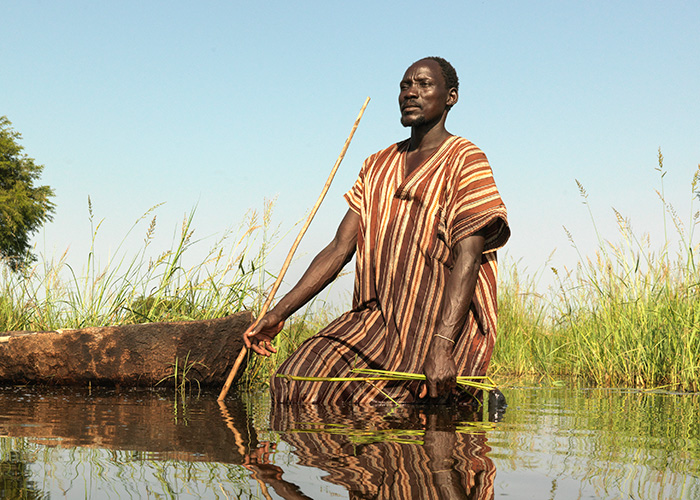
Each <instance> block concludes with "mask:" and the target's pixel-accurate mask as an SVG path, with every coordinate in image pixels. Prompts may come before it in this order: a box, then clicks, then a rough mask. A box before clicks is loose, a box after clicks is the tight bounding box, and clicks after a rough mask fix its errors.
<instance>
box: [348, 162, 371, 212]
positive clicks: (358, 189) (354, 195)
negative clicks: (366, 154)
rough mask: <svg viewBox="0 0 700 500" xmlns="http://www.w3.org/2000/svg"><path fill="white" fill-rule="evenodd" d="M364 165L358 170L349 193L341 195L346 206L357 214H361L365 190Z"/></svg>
mask: <svg viewBox="0 0 700 500" xmlns="http://www.w3.org/2000/svg"><path fill="white" fill-rule="evenodd" d="M366 165H367V162H366V161H365V163H364V164H363V165H362V169H360V174H359V175H358V176H357V180H356V181H355V184H353V185H352V187H351V188H350V191H348V192H347V193H345V194H344V195H343V197H344V198H345V201H347V203H348V205H349V206H350V209H351V210H352V211H353V212H355V213H357V214H361V213H362V193H363V192H364V190H365V167H366Z"/></svg>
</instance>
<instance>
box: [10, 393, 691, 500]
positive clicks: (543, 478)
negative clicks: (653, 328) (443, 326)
mask: <svg viewBox="0 0 700 500" xmlns="http://www.w3.org/2000/svg"><path fill="white" fill-rule="evenodd" d="M504 393H505V394H506V396H507V397H508V403H509V407H508V410H507V412H506V413H505V415H503V416H502V419H501V420H500V421H498V422H491V421H489V418H488V413H486V414H485V415H483V417H482V415H480V414H479V412H477V413H476V414H474V413H468V412H464V411H456V410H451V409H445V408H438V409H415V408H362V409H359V408H355V409H335V410H330V409H318V408H297V407H286V408H281V409H275V411H271V409H270V404H269V401H267V399H266V398H265V397H264V395H263V396H256V397H247V398H246V399H245V400H238V399H235V398H232V399H229V400H227V402H226V404H225V405H219V404H218V403H217V402H216V401H215V395H204V396H202V397H200V398H198V399H195V398H192V399H190V400H188V401H187V403H186V404H185V405H184V406H183V405H182V404H181V402H180V401H175V400H174V399H173V394H172V392H153V391H126V392H117V391H105V390H103V391H101V392H95V391H91V392H90V391H87V390H62V389H50V390H49V389H44V390H39V389H32V388H24V387H11V388H0V498H8V499H14V498H18V499H19V498H22V499H25V498H26V499H32V498H52V499H55V498H71V499H72V498H95V499H103V498H115V499H116V498H119V499H123V498H220V499H231V498H243V499H248V498H260V499H268V498H276V499H279V498H285V499H291V498H294V499H297V498H313V499H342V498H362V499H365V498H380V499H384V498H410V499H414V498H430V499H434V498H449V499H458V498H470V499H489V498H508V499H520V498H522V499H540V498H542V499H571V498H575V499H585V498H591V499H593V498H595V499H601V498H602V499H605V498H611V499H613V498H614V499H618V498H625V499H627V498H629V499H647V498H651V499H673V500H676V499H686V498H687V499H698V498H700V405H699V404H698V403H700V396H699V395H687V394H686V395H679V394H670V393H643V392H640V391H625V390H602V389H596V390H586V389H577V388H573V387H563V388H542V387H510V388H506V389H504Z"/></svg>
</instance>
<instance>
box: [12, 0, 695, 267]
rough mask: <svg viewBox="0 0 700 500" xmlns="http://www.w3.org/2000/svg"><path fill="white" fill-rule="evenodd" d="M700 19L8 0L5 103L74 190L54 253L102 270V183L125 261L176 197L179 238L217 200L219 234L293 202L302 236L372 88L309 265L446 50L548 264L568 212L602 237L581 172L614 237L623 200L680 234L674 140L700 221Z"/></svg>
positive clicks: (471, 131) (541, 11) (676, 12)
mask: <svg viewBox="0 0 700 500" xmlns="http://www.w3.org/2000/svg"><path fill="white" fill-rule="evenodd" d="M699 25H700V3H698V2H690V1H688V2H673V1H670V2H648V1H618V2H603V1H597V2H591V1H588V2H561V1H556V2H503V1H482V2H470V1H460V2H441V1H437V2H415V1H404V2H396V3H394V2H383V1H376V0H375V1H372V2H368V1H355V2H342V3H341V2H328V1H324V2H320V1H319V2H303V1H301V2H278V1H268V2H257V3H253V2H245V3H244V2H207V1H201V2H173V1H170V2H159V1H148V2H142V1H139V2H132V1H124V2H90V1H83V2H73V1H64V2H48V1H42V2H39V1H24V2H11V1H4V2H2V26H3V28H2V35H1V36H0V40H1V42H0V60H1V61H2V65H1V66H0V115H3V114H4V115H7V116H8V118H9V119H10V120H11V121H12V122H13V124H14V127H15V129H16V130H18V131H19V132H21V133H22V134H23V136H24V139H23V145H24V146H25V148H26V151H27V153H28V154H29V155H30V156H32V157H34V158H35V159H36V160H37V161H38V162H39V163H41V164H44V165H45V171H44V175H43V179H42V181H43V182H44V183H46V184H49V185H51V186H52V187H53V188H54V189H55V191H56V198H55V202H56V204H57V211H56V216H55V220H54V222H53V223H51V224H49V225H48V226H47V227H46V229H45V230H44V231H42V233H41V234H40V235H39V236H38V237H37V239H36V240H37V245H38V248H39V250H40V251H41V252H46V253H47V254H49V255H60V254H61V253H62V252H63V251H64V250H65V249H66V248H68V247H70V254H71V255H72V258H73V259H75V260H76V261H77V262H79V263H84V262H85V253H86V251H87V248H88V245H89V242H90V226H89V223H88V214H87V197H88V195H89V196H90V197H91V199H92V202H93V209H94V212H95V216H96V218H97V219H104V222H103V225H102V227H101V228H100V231H101V233H100V239H99V240H98V248H97V251H98V255H101V256H102V258H103V259H106V258H107V257H106V256H107V255H109V252H110V251H113V250H114V246H115V245H116V244H117V243H118V242H119V241H121V239H122V238H123V236H124V235H125V233H126V231H127V230H128V229H129V227H131V226H132V224H133V223H134V222H135V221H136V220H137V219H138V218H139V216H140V215H141V214H143V213H144V212H145V211H146V210H147V209H148V208H149V207H151V206H153V205H155V204H157V203H160V202H165V205H163V206H161V207H160V208H159V209H158V211H157V214H158V230H159V232H160V234H162V235H163V236H164V243H163V245H165V246H167V245H168V244H169V243H170V241H171V239H172V234H173V232H174V230H175V228H176V227H177V226H178V224H179V222H180V220H181V219H182V217H183V215H184V214H185V213H186V212H189V211H190V210H191V209H192V207H193V206H195V205H197V206H198V208H197V216H196V219H195V223H194V226H195V228H196V235H197V236H199V237H205V236H208V235H216V234H221V233H222V232H223V231H224V230H225V229H226V228H228V227H231V226H235V225H237V224H238V223H239V222H240V221H241V220H242V219H243V215H244V213H245V212H246V210H248V209H251V208H254V209H260V208H261V207H262V205H263V200H264V199H265V198H271V197H275V196H277V203H276V208H275V212H274V218H275V221H276V222H278V223H280V224H281V226H282V230H283V231H288V230H290V229H292V225H293V224H294V223H295V222H296V221H298V220H300V219H302V218H303V217H304V215H305V214H306V213H307V211H308V209H309V208H310V207H311V205H312V204H313V202H314V201H315V199H316V197H317V195H318V193H319V191H320V188H321V186H322V185H323V182H324V181H325V179H326V176H327V175H328V172H329V170H330V168H331V166H332V165H333V163H334V161H335V159H336V156H337V155H338V153H339V151H340V148H341V146H342V144H343V142H344V140H345V138H346V136H347V134H348V132H349V130H350V127H351V125H352V122H353V120H354V119H355V117H356V115H357V113H358V111H359V108H360V106H361V104H362V102H363V101H364V99H365V97H366V96H370V97H371V98H372V102H371V103H370V105H369V108H368V109H367V112H366V114H365V117H364V119H363V122H362V123H361V125H360V128H359V129H358V132H357V134H356V136H355V139H354V141H353V143H352V145H351V147H350V151H349V152H348V155H347V156H346V159H345V161H344V163H343V165H342V167H341V170H340V172H339V173H338V175H337V177H336V180H335V182H334V185H333V187H332V188H331V191H330V192H329V195H328V198H327V201H326V202H325V203H324V205H323V206H322V208H321V211H320V213H319V215H318V216H317V219H316V220H315V221H314V224H313V225H312V227H311V230H310V231H309V233H308V236H307V237H306V240H305V241H304V243H303V244H302V247H301V249H300V253H301V255H302V256H303V257H302V258H300V259H299V261H298V262H297V263H296V264H295V267H294V269H293V270H292V271H290V276H291V277H294V276H298V274H299V273H301V272H302V271H303V269H304V268H305V266H306V263H307V262H308V259H309V258H310V256H311V255H312V254H313V253H314V252H315V251H316V250H318V249H319V248H320V247H321V246H322V245H323V244H325V243H326V241H328V240H329V239H330V238H331V236H332V234H333V231H334V230H335V227H336V225H337V223H338V222H339V221H340V218H341V217H342V215H343V214H344V212H345V210H346V205H345V203H344V201H343V200H342V198H341V196H342V193H343V192H345V191H346V190H347V189H348V188H349V187H350V186H351V184H352V182H353V180H354V178H355V176H356V175H357V172H358V171H359V168H360V165H361V162H362V160H363V159H364V158H365V157H366V156H368V155H370V154H371V153H373V152H375V151H377V150H379V149H382V148H384V147H386V146H388V145H389V144H391V143H392V142H395V141H398V140H401V139H403V138H405V137H406V136H407V132H408V131H407V130H405V129H403V128H402V127H401V125H400V124H399V113H398V106H397V94H398V82H399V80H400V78H401V76H402V74H403V72H404V70H405V68H406V67H407V66H408V65H410V64H411V63H412V62H413V61H415V60H416V59H419V58H421V57H423V56H426V55H441V56H443V57H445V58H447V59H448V60H450V61H451V62H452V63H453V65H454V66H455V67H456V68H457V71H458V74H459V76H460V80H461V87H460V101H459V103H458V104H457V106H455V108H454V109H453V110H452V112H451V113H450V117H449V119H448V129H449V130H450V131H451V132H453V133H455V134H458V135H462V136H464V137H467V138H468V139H470V140H472V141H473V142H474V143H476V144H477V145H478V146H480V147H481V148H482V149H483V150H484V151H485V152H486V154H487V156H488V157H489V159H490V161H491V164H492V167H493V170H494V174H495V177H496V182H497V184H498V186H499V189H500V191H501V194H502V197H503V199H504V200H505V202H506V205H507V207H508V210H509V220H510V223H511V226H512V233H513V235H512V238H511V241H510V242H509V244H508V246H507V254H508V255H509V256H510V258H513V259H522V260H521V262H522V265H523V266H526V267H527V268H528V269H529V270H530V271H531V272H534V271H536V270H537V269H540V268H542V266H543V265H544V263H545V260H546V259H547V257H548V256H549V254H550V253H551V252H552V251H554V250H556V252H555V254H554V260H553V262H552V264H553V265H557V266H564V265H567V266H572V265H574V264H575V262H576V260H577V257H576V255H575V253H574V252H573V250H572V249H571V247H570V244H569V242H568V240H567V238H566V235H565V233H564V231H563V229H562V225H566V227H567V228H568V229H569V230H570V231H571V232H572V233H573V235H574V237H575V239H576V241H577V243H578V244H579V246H580V247H581V249H582V250H583V251H584V252H586V253H588V252H590V251H592V249H593V248H594V247H595V233H594V232H593V229H592V227H591V225H590V222H589V219H588V214H587V212H586V208H585V207H584V206H583V205H581V203H580V201H581V199H580V197H579V195H578V188H577V187H576V183H575V179H578V180H580V181H581V182H582V183H583V185H584V186H585V187H586V189H587V191H588V193H589V194H590V198H589V200H590V202H591V204H592V207H593V210H594V213H595V216H596V219H597V222H598V225H599V229H600V230H601V232H602V233H603V236H604V237H607V238H610V239H613V240H617V234H616V223H615V216H614V213H613V211H612V210H611V207H615V208H616V209H617V210H619V211H620V212H621V213H622V214H623V215H625V216H627V217H629V218H630V219H631V220H632V224H633V226H634V227H635V229H636V230H637V231H638V232H639V233H640V234H641V233H644V232H649V233H650V234H651V236H652V239H654V241H657V242H660V238H661V237H662V233H663V229H662V225H661V208H660V204H659V202H658V198H657V195H656V194H655V192H654V190H655V189H657V188H659V183H658V174H657V172H655V171H654V167H655V166H656V156H657V149H658V148H659V147H660V148H661V149H662V152H663V154H664V156H665V158H666V166H667V168H668V170H669V173H668V175H667V176H666V179H665V183H666V186H665V187H666V194H667V198H668V199H669V201H671V202H672V203H674V205H676V209H677V210H678V212H679V213H680V214H681V216H683V218H684V220H687V219H688V211H689V201H690V199H691V194H690V180H691V178H692V175H693V173H694V172H695V170H696V168H697V166H698V163H699V162H700V51H699V50H698V47H700V29H698V26H699ZM145 230H146V228H145V226H144V227H143V229H142V230H140V229H139V234H138V236H137V237H136V239H135V241H134V245H135V247H138V246H140V244H141V243H142V235H143V233H145ZM295 231H296V230H293V234H292V236H290V237H289V242H287V241H286V240H285V242H283V243H282V244H281V245H280V248H282V249H283V250H281V251H280V253H282V254H284V253H286V248H288V246H289V244H290V243H291V239H292V237H293V235H294V234H295ZM203 245H204V246H205V247H206V245H207V243H206V242H205V243H204V244H203ZM283 256H284V255H282V256H281V257H278V258H279V261H280V263H281V260H282V258H283Z"/></svg>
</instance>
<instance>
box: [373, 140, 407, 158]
mask: <svg viewBox="0 0 700 500" xmlns="http://www.w3.org/2000/svg"><path fill="white" fill-rule="evenodd" d="M408 141H409V140H408V139H404V140H403V141H399V142H395V143H393V144H392V145H390V146H388V147H386V148H384V149H380V150H379V151H377V152H376V153H374V154H372V155H369V156H368V157H367V160H369V161H371V160H375V159H377V158H385V157H387V156H392V155H395V154H396V153H398V152H400V151H401V150H402V149H405V148H406V146H407V145H408Z"/></svg>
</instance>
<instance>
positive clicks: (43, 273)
mask: <svg viewBox="0 0 700 500" xmlns="http://www.w3.org/2000/svg"><path fill="white" fill-rule="evenodd" d="M156 208H157V207H152V208H151V209H149V210H148V211H147V212H146V213H145V214H144V215H143V216H142V217H141V218H140V219H139V220H138V221H136V223H135V224H134V226H133V227H132V229H131V230H130V231H129V233H131V232H132V231H133V230H134V229H135V228H137V227H142V226H143V225H146V229H145V237H144V239H143V242H144V244H143V246H142V247H141V249H140V250H138V251H137V252H136V253H135V255H132V256H131V257H129V256H127V255H125V254H124V250H123V247H124V246H126V244H127V242H128V241H130V240H129V234H127V235H126V236H125V238H124V240H123V241H122V243H121V244H120V245H119V247H118V248H117V250H116V251H115V253H114V254H113V256H112V257H111V258H110V260H109V261H108V262H107V263H106V264H105V265H100V264H99V263H98V262H97V260H96V257H95V255H96V253H97V247H98V246H99V227H100V225H101V223H97V224H96V225H95V224H93V227H92V229H91V231H92V243H91V248H90V251H89V253H88V256H87V261H86V264H85V267H84V269H82V270H80V271H78V270H76V269H74V267H72V266H71V265H70V264H68V262H67V254H64V255H62V256H61V257H60V258H58V259H57V260H55V259H46V258H43V256H41V259H40V260H39V261H38V262H37V263H36V264H34V265H32V266H29V267H28V268H27V270H26V272H25V273H22V274H16V273H12V272H10V271H9V270H8V269H7V268H4V269H0V331H6V330H30V331H45V330H56V329H58V328H85V327H89V326H106V325H118V324H133V323H143V322H153V321H187V320H199V319H211V318H219V317H223V316H227V315H229V314H233V313H235V312H238V311H241V310H243V309H250V308H254V307H255V306H256V304H258V303H259V302H260V298H259V297H260V296H261V295H262V294H264V292H265V286H266V283H267V281H266V277H265V276H262V277H261V276H259V275H260V274H261V273H264V272H265V271H264V261H265V259H266V256H267V255H266V253H264V252H268V251H269V250H270V243H269V241H263V242H262V243H261V242H260V241H259V239H260V236H261V233H263V234H262V239H264V240H266V239H269V238H273V237H275V233H274V231H272V230H271V228H270V227H269V226H270V223H271V222H270V216H269V213H267V212H270V211H271V205H268V206H267V208H266V215H264V217H263V221H262V223H261V222H260V220H259V217H258V214H257V213H256V212H249V213H248V214H247V216H246V218H245V220H244V221H243V222H242V223H241V225H240V226H239V228H238V229H237V230H227V231H226V232H225V233H224V234H223V235H222V236H221V237H220V238H219V239H218V240H216V241H214V242H213V243H212V246H211V247H210V249H209V251H208V252H206V253H205V254H204V256H203V257H202V254H199V255H198V257H197V258H196V260H195V263H194V264H188V263H187V261H188V256H189V254H190V253H191V252H194V251H196V250H198V247H201V245H202V241H201V240H196V239H195V238H194V229H193V227H192V226H193V219H194V215H195V210H192V211H191V212H190V213H189V214H188V215H186V216H185V217H184V219H183V222H182V226H181V227H180V231H179V235H177V236H176V238H175V240H174V241H173V243H172V245H171V247H170V249H167V250H164V251H163V250H157V249H154V248H151V246H152V245H153V241H154V235H155V232H156V216H155V215H154V214H153V211H154V210H156ZM88 210H89V214H90V220H91V221H93V218H94V214H93V212H92V205H91V203H89V205H88ZM149 219H150V223H149V222H148V220H149Z"/></svg>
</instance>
